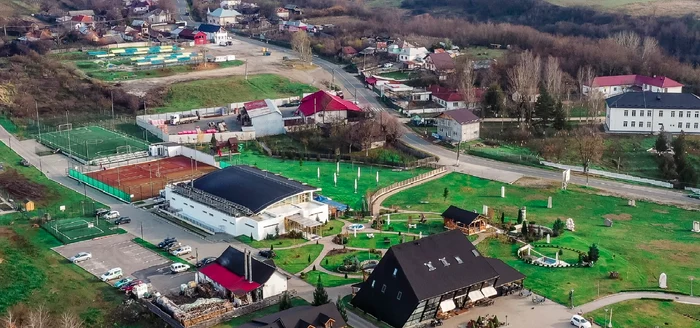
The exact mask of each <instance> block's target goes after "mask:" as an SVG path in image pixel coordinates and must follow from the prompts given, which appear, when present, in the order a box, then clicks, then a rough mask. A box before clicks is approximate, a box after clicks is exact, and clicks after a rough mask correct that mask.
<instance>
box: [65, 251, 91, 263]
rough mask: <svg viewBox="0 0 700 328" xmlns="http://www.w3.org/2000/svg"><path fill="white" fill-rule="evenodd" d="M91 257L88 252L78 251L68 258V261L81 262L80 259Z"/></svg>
mask: <svg viewBox="0 0 700 328" xmlns="http://www.w3.org/2000/svg"><path fill="white" fill-rule="evenodd" d="M91 258H92V254H90V253H88V252H80V253H78V254H75V255H73V256H71V257H70V258H68V261H71V262H73V263H78V262H82V261H87V260H89V259H91Z"/></svg>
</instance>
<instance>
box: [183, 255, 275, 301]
mask: <svg viewBox="0 0 700 328" xmlns="http://www.w3.org/2000/svg"><path fill="white" fill-rule="evenodd" d="M195 280H196V281H197V283H199V284H206V283H209V284H211V286H212V287H214V290H215V291H217V292H218V294H219V295H220V296H221V297H222V298H225V299H228V300H231V301H232V302H233V303H234V304H236V305H238V306H245V305H249V304H253V303H257V302H261V301H263V300H264V299H266V298H270V297H273V296H276V295H279V294H282V293H284V292H285V291H287V277H286V276H285V275H284V274H282V273H281V272H279V271H277V266H275V262H274V261H273V260H271V259H266V260H259V259H257V258H254V257H253V255H252V254H251V253H250V251H243V252H241V251H239V250H237V249H235V248H233V247H231V246H229V247H228V248H227V249H226V250H225V251H224V252H223V253H222V254H221V255H220V256H219V257H218V258H217V259H216V260H215V261H214V262H211V263H209V264H207V265H205V266H204V267H202V268H201V269H199V272H197V275H196V276H195Z"/></svg>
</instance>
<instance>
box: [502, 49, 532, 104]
mask: <svg viewBox="0 0 700 328" xmlns="http://www.w3.org/2000/svg"><path fill="white" fill-rule="evenodd" d="M507 76H508V84H509V85H510V88H511V92H512V93H513V94H514V95H517V96H515V97H514V98H513V100H515V101H516V102H523V101H524V102H530V101H532V99H534V96H535V95H536V94H537V92H538V87H539V84H540V57H539V56H536V55H534V54H533V53H532V52H531V51H530V50H526V51H523V52H521V53H520V54H519V55H518V62H517V63H516V64H515V66H513V67H512V68H511V69H510V70H508V72H507ZM521 108H523V109H524V108H529V106H521ZM524 114H525V113H523V112H522V111H521V113H520V117H523V116H524Z"/></svg>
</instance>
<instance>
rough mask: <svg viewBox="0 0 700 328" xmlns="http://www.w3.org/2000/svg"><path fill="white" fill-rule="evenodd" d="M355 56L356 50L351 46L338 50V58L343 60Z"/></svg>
mask: <svg viewBox="0 0 700 328" xmlns="http://www.w3.org/2000/svg"><path fill="white" fill-rule="evenodd" d="M355 56H357V50H355V48H353V47H351V46H346V47H343V48H342V49H340V57H342V58H343V59H350V58H352V57H355Z"/></svg>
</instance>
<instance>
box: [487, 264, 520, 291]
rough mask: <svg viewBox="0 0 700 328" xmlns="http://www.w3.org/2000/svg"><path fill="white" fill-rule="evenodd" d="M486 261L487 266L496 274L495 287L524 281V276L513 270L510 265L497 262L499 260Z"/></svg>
mask: <svg viewBox="0 0 700 328" xmlns="http://www.w3.org/2000/svg"><path fill="white" fill-rule="evenodd" d="M486 261H488V262H489V265H491V267H492V268H493V269H494V270H496V272H498V281H496V285H495V286H496V287H500V286H503V285H505V284H507V283H511V282H514V281H518V280H522V279H525V275H524V274H522V273H520V271H518V270H515V269H513V268H512V267H511V266H510V265H508V264H506V263H505V262H503V261H501V260H499V259H494V258H488V257H487V258H486Z"/></svg>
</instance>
